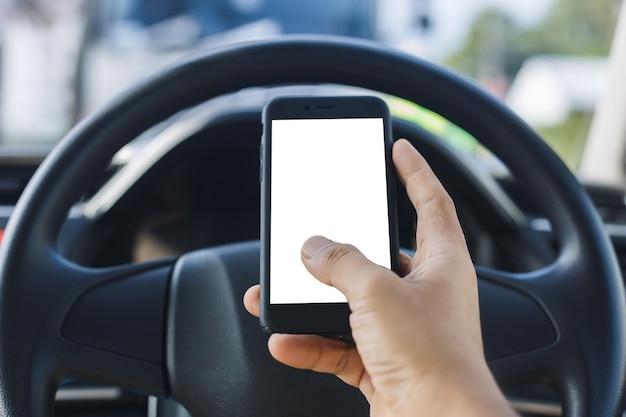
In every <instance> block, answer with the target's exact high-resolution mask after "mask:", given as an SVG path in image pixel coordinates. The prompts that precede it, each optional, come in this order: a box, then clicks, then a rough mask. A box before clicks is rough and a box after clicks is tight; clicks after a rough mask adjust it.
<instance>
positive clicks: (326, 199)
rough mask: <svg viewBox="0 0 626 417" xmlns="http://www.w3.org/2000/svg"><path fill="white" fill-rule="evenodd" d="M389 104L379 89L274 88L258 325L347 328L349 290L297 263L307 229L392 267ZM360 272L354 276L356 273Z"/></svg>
mask: <svg viewBox="0 0 626 417" xmlns="http://www.w3.org/2000/svg"><path fill="white" fill-rule="evenodd" d="M390 123H391V122H390V116H389V110H388V109H387V106H386V104H385V102H384V101H383V100H381V99H379V98H376V97H369V96H365V97H280V98H276V99H274V100H272V101H271V102H270V103H269V104H267V105H266V106H265V108H264V110H263V137H262V140H261V271H260V272H261V325H262V326H263V328H264V329H266V330H268V331H272V332H280V333H316V334H322V335H329V336H337V337H349V335H350V325H349V315H350V309H349V307H348V304H347V301H346V298H345V297H344V295H343V294H342V293H341V292H340V291H339V290H337V289H335V288H333V287H330V286H328V285H325V284H323V283H321V282H319V281H318V280H317V279H316V278H315V277H313V276H312V275H311V274H310V273H309V272H308V271H307V270H306V268H305V267H304V265H303V264H302V261H301V257H300V251H301V247H302V244H303V243H304V241H305V240H306V239H308V238H309V237H311V236H314V235H322V236H325V237H327V238H329V239H332V240H334V241H337V242H341V243H350V244H353V245H355V246H356V247H357V248H359V249H360V250H361V251H362V252H363V253H364V254H365V256H367V257H368V258H369V259H371V260H372V261H374V262H376V263H377V264H379V265H381V266H383V267H386V268H388V269H392V270H397V266H398V231H397V218H396V204H395V202H396V198H395V181H394V178H395V177H394V176H395V170H394V169H393V164H392V161H391V147H392V142H393V141H392V136H391V126H390ZM355 279H358V277H355Z"/></svg>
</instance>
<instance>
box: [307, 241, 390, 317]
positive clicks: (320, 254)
mask: <svg viewBox="0 0 626 417" xmlns="http://www.w3.org/2000/svg"><path fill="white" fill-rule="evenodd" d="M302 262H303V263H304V266H305V267H306V268H307V270H308V271H309V272H310V273H311V274H312V275H313V276H314V277H315V278H317V279H318V280H319V281H321V282H323V283H324V284H327V285H331V286H333V287H335V288H337V289H338V290H339V291H341V292H342V293H343V294H344V295H345V296H346V298H347V299H348V303H349V304H350V306H351V307H352V308H353V307H354V305H353V304H352V301H354V300H356V299H357V298H360V297H359V295H360V294H363V293H364V292H366V291H368V289H370V288H371V286H370V285H367V284H368V283H371V282H372V281H379V280H380V279H381V278H385V277H387V276H392V277H397V275H395V274H394V273H393V272H391V271H389V270H388V269H385V268H383V267H381V266H380V265H376V264H375V263H373V262H372V261H370V260H369V259H367V258H366V257H365V255H363V254H362V253H361V252H360V251H359V250H358V249H357V248H355V247H354V246H352V245H344V244H340V243H337V242H333V241H331V240H328V239H326V238H325V237H322V236H313V237H311V238H309V239H308V240H307V241H306V242H304V245H302ZM353 311H354V308H353Z"/></svg>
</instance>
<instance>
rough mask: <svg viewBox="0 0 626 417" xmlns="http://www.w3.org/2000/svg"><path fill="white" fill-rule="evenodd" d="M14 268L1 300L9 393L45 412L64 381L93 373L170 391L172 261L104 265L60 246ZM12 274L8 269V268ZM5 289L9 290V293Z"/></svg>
mask: <svg viewBox="0 0 626 417" xmlns="http://www.w3.org/2000/svg"><path fill="white" fill-rule="evenodd" d="M36 259H37V262H30V263H23V264H18V265H14V264H12V263H11V262H5V266H7V267H9V268H11V272H10V274H11V276H12V277H14V279H13V280H12V285H13V287H12V288H11V294H12V296H11V297H10V298H9V297H5V298H3V299H2V302H1V303H0V309H1V314H2V316H3V319H4V320H2V327H1V328H0V331H1V333H0V335H1V337H0V350H1V351H2V352H3V354H4V355H9V356H10V357H12V358H13V360H11V361H7V360H5V359H3V360H2V361H1V362H0V366H1V367H2V374H3V376H4V378H9V379H10V380H11V381H13V382H12V383H11V384H10V386H5V393H8V394H7V395H11V393H12V394H13V395H17V394H18V393H19V396H20V397H21V398H22V399H23V401H24V402H23V403H22V405H23V406H24V407H26V408H27V409H28V413H29V415H44V414H45V413H44V412H42V410H43V409H42V408H41V407H43V406H44V405H45V404H50V402H51V399H52V398H53V397H54V393H55V390H56V388H57V387H58V385H59V384H60V382H61V381H62V380H63V379H65V378H68V377H85V378H92V379H95V380H98V381H101V382H108V383H113V384H118V385H121V386H124V387H127V388H131V389H136V390H142V391H145V392H153V393H157V394H164V393H165V392H166V384H165V378H164V372H163V367H162V362H163V356H164V355H163V346H164V344H163V341H164V334H163V333H164V321H165V320H164V314H165V313H164V311H165V302H166V292H167V285H168V280H169V276H170V273H171V269H172V264H173V261H171V260H165V261H160V262H153V263H149V264H140V265H123V266H118V267H111V268H105V269H96V268H86V267H83V266H79V265H76V264H73V263H71V262H69V261H67V260H66V259H64V258H63V257H61V256H60V255H59V254H58V253H57V252H56V251H54V250H48V251H46V252H45V253H43V254H40V255H39V256H38V257H37V258H36ZM7 273H8V272H7ZM3 294H5V293H3Z"/></svg>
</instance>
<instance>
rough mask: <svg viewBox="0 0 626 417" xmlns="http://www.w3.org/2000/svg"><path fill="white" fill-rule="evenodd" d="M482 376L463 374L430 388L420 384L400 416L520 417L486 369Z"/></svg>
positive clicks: (436, 383) (434, 383) (478, 374)
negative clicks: (465, 375)
mask: <svg viewBox="0 0 626 417" xmlns="http://www.w3.org/2000/svg"><path fill="white" fill-rule="evenodd" d="M485 368H486V369H485V370H484V371H482V372H476V370H474V371H473V373H469V376H470V377H469V378H466V377H464V375H463V374H462V373H458V374H455V375H453V376H452V377H448V378H446V379H445V380H443V381H439V382H432V385H431V386H430V387H428V386H426V385H425V384H424V382H425V381H421V382H420V383H419V384H417V385H416V391H415V395H413V396H412V398H411V401H407V402H406V404H405V407H403V410H402V412H401V413H400V415H402V416H406V417H415V416H436V417H458V416H463V417H474V416H476V417H484V416H498V417H519V415H518V414H517V413H516V412H515V410H513V408H512V407H511V405H510V403H509V402H508V400H507V399H506V397H505V396H504V394H503V393H502V391H501V390H500V388H499V387H498V385H497V383H496V382H495V380H494V379H493V376H492V375H491V372H490V371H489V369H488V368H487V367H486V365H485Z"/></svg>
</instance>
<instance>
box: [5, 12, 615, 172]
mask: <svg viewBox="0 0 626 417" xmlns="http://www.w3.org/2000/svg"><path fill="white" fill-rule="evenodd" d="M620 5H621V1H620V0H598V1H595V2H592V3H591V2H587V1H584V0H547V1H546V0H524V1H518V0H515V1H504V0H471V1H470V0H463V1H462V0H438V1H434V0H318V1H314V2H293V1H290V0H211V1H201V0H178V1H171V0H168V1H166V0H149V1H148V0H112V1H104V0H99V1H96V0H92V1H84V0H53V1H52V0H46V1H44V0H39V1H37V0H27V1H26V0H0V57H1V59H0V144H7V143H12V144H20V145H23V144H41V143H50V144H52V143H55V142H56V141H58V140H59V139H60V138H61V137H62V136H63V134H64V133H65V132H66V131H67V130H68V129H69V128H70V127H71V126H72V125H73V124H75V123H76V122H77V121H78V120H80V119H81V118H82V117H84V116H85V115H86V114H88V113H89V112H91V111H93V110H94V109H95V108H97V107H98V106H100V105H102V104H103V103H104V102H106V101H107V100H109V99H110V98H111V97H112V96H113V95H115V94H117V93H119V92H120V91H122V90H123V89H124V88H126V87H128V86H129V85H131V84H132V83H133V82H135V81H136V80H138V79H140V78H141V77H144V76H146V75H148V74H150V73H152V72H154V71H156V70H157V69H158V68H161V67H163V66H164V65H167V64H169V63H171V62H172V61H174V60H176V59H179V58H180V57H182V56H184V55H186V54H189V53H190V52H193V51H197V50H200V49H207V48H214V47H216V46H219V45H223V44H228V43H232V42H237V41H241V40H246V39H262V38H270V37H279V36H283V35H284V34H293V33H318V34H326V35H341V36H352V37H359V38H366V39H371V40H375V41H378V42H382V43H385V44H388V45H390V46H392V47H395V48H399V49H402V50H404V51H406V52H408V53H410V54H414V55H416V56H420V57H423V58H425V59H427V60H430V61H433V62H436V63H439V64H441V65H444V66H447V67H449V68H451V69H453V70H454V71H459V72H461V73H462V74H464V75H466V76H469V77H471V78H472V79H474V80H476V81H477V82H478V83H480V84H481V85H482V86H483V87H484V88H485V89H487V90H488V91H490V92H491V93H492V94H493V95H494V96H496V97H497V98H498V99H501V100H502V101H504V102H505V103H506V104H507V105H509V106H510V107H511V108H512V109H513V110H514V111H516V112H517V113H518V114H519V115H520V116H521V117H522V118H524V119H525V120H526V121H527V122H528V123H530V124H531V126H533V127H534V128H536V129H537V130H538V131H539V133H540V134H541V135H543V137H545V139H546V140H547V141H548V143H550V144H551V146H553V148H554V149H555V150H556V151H557V152H558V153H559V155H561V156H562V157H563V158H564V160H565V161H566V163H567V164H568V165H569V166H570V167H571V168H573V169H576V168H577V167H578V166H579V164H580V161H581V156H582V153H583V149H584V145H585V141H586V138H587V134H588V131H589V126H590V123H591V119H592V115H593V111H594V109H595V106H596V103H597V102H598V100H599V96H600V94H601V92H602V91H603V89H604V88H605V84H606V80H607V55H608V53H609V50H610V46H611V41H612V38H613V33H614V30H615V26H616V21H617V17H618V15H619V10H620ZM581 80H584V81H581ZM389 102H390V106H391V109H392V112H393V113H394V114H395V115H397V116H399V117H403V118H406V119H408V120H411V121H415V122H416V123H419V124H420V125H422V126H423V127H425V128H426V129H428V130H431V131H432V132H433V133H435V134H436V135H438V136H440V137H441V138H443V139H445V140H447V141H448V142H449V143H451V144H452V145H453V146H454V147H456V148H457V149H459V150H461V151H463V152H469V153H482V152H483V151H482V150H481V149H480V147H478V146H477V145H476V142H475V141H474V140H473V138H471V137H470V136H469V135H467V134H466V133H465V132H463V131H461V130H460V129H457V128H455V127H454V126H452V125H450V124H448V123H447V122H446V121H445V120H443V119H441V118H439V117H438V116H437V115H435V114H433V113H431V112H428V111H426V110H424V109H421V108H419V107H417V106H414V105H411V104H410V103H406V102H403V101H401V100H393V99H390V100H389Z"/></svg>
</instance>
